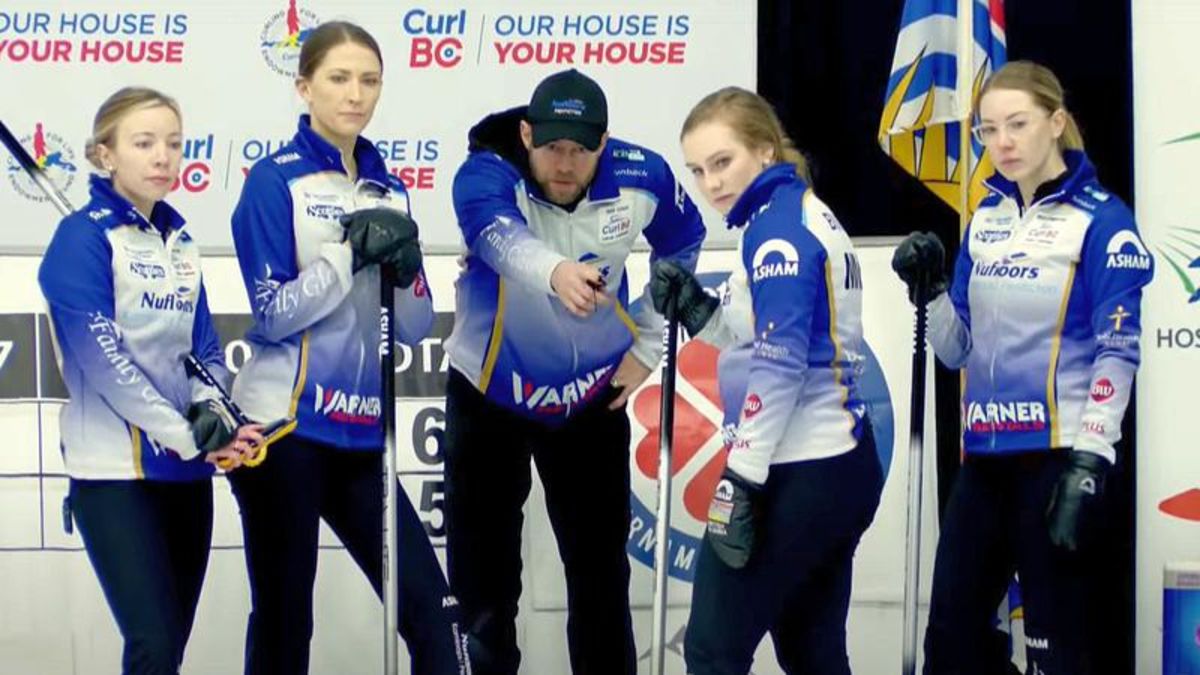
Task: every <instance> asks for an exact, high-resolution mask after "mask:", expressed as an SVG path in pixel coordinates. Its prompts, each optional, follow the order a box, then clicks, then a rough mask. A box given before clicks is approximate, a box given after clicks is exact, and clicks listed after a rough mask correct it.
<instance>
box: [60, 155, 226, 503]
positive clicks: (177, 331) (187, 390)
mask: <svg viewBox="0 0 1200 675" xmlns="http://www.w3.org/2000/svg"><path fill="white" fill-rule="evenodd" d="M90 191H91V199H90V200H89V201H88V203H87V205H86V206H84V207H83V209H81V210H79V211H76V212H75V213H72V214H71V215H69V216H67V217H66V218H64V219H63V220H62V222H60V223H59V225H58V229H57V230H55V232H54V238H53V239H51V241H50V246H49V247H48V248H47V249H46V254H45V257H44V258H43V259H42V264H41V267H40V268H39V270H38V283H39V284H40V285H41V288H42V294H43V295H45V297H46V302H47V304H48V305H49V309H50V322H51V327H52V329H53V336H54V339H55V351H56V354H57V355H58V358H59V365H60V368H61V369H62V375H63V380H64V382H65V383H66V386H67V391H68V392H70V400H69V401H68V402H67V404H66V406H65V407H64V408H63V411H62V415H61V417H60V418H59V427H60V434H61V439H62V450H63V460H64V463H65V464H66V470H67V473H68V474H69V475H70V476H71V477H72V478H79V479H97V480H125V479H146V480H171V481H184V480H197V479H202V478H208V477H209V476H211V475H212V473H213V467H212V465H211V464H208V463H207V462H205V461H204V460H203V458H202V457H201V456H200V453H199V450H198V449H197V448H196V444H195V441H194V440H193V439H192V431H191V425H190V424H189V423H188V421H187V419H186V418H185V417H184V414H185V413H186V412H187V409H188V406H189V405H190V404H191V403H192V402H193V401H198V400H201V399H204V398H215V397H216V392H215V391H212V390H210V389H208V388H207V387H205V386H203V385H201V384H200V383H199V381H198V380H194V379H189V378H188V376H187V373H186V372H185V370H184V365H183V364H184V358H185V357H186V356H187V355H188V354H189V353H192V354H194V355H195V356H196V357H197V358H198V359H200V361H201V362H203V363H204V364H205V365H206V366H207V367H208V369H209V370H210V371H212V373H213V375H214V376H215V377H218V378H227V377H228V372H227V371H226V370H225V364H224V359H223V357H222V352H221V348H220V344H219V343H218V340H217V333H216V330H215V329H214V328H213V323H212V316H211V315H210V314H209V311H208V302H207V299H206V295H205V291H204V283H203V279H202V276H201V272H200V251H199V248H198V247H197V245H196V243H195V242H193V241H192V238H191V237H190V236H189V235H188V233H187V232H185V231H184V221H183V218H182V217H181V216H180V215H179V213H177V212H176V211H175V210H174V209H172V208H171V207H170V206H169V205H167V203H166V202H159V203H158V204H157V205H155V207H154V211H153V212H152V213H151V214H150V219H149V220H146V218H145V217H144V216H143V215H142V214H140V213H138V211H137V210H136V209H135V208H134V207H133V205H132V204H130V203H129V201H127V200H126V199H125V198H124V197H122V196H121V195H119V194H117V192H116V191H115V190H114V189H113V186H112V182H111V181H110V180H109V179H107V178H101V177H99V176H95V175H93V176H92V177H91V185H90Z"/></svg>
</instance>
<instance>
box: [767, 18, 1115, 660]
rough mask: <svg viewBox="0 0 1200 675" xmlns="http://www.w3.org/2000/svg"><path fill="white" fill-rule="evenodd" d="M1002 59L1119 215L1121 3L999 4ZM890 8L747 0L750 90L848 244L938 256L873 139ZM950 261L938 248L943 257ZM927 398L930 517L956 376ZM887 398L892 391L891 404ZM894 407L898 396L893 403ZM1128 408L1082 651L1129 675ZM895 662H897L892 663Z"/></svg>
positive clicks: (951, 447) (945, 464)
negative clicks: (753, 70) (754, 35)
mask: <svg viewBox="0 0 1200 675" xmlns="http://www.w3.org/2000/svg"><path fill="white" fill-rule="evenodd" d="M1005 4H1006V20H1007V21H1006V23H1007V38H1008V58H1009V59H1010V60H1015V59H1032V60H1035V61H1039V62H1041V63H1043V64H1045V65H1047V66H1049V67H1050V68H1051V69H1052V70H1054V72H1055V73H1056V74H1057V75H1058V76H1059V78H1060V79H1061V80H1062V82H1063V85H1064V87H1065V89H1066V92H1067V105H1068V107H1069V108H1070V109H1071V111H1072V112H1073V113H1074V114H1075V117H1076V119H1077V120H1078V122H1079V125H1080V128H1081V129H1082V131H1083V135H1084V139H1085V141H1086V145H1087V150H1088V154H1089V155H1090V157H1091V159H1092V161H1093V162H1094V163H1095V164H1096V166H1097V169H1098V171H1099V174H1100V180H1101V182H1102V183H1103V184H1104V185H1105V186H1106V187H1107V188H1109V189H1110V190H1112V191H1113V192H1115V193H1116V194H1118V195H1120V196H1121V197H1122V198H1123V199H1125V200H1126V201H1127V202H1128V203H1129V204H1130V205H1131V206H1132V205H1133V126H1132V115H1133V113H1132V108H1133V101H1132V99H1133V92H1132V59H1131V48H1132V47H1131V42H1130V8H1129V2H1128V0H1055V2H1045V1H1044V0H1007V1H1006V3H1005ZM902 9H903V0H758V11H759V16H758V26H759V29H758V40H759V44H758V91H759V93H761V94H763V95H764V96H765V97H766V98H767V99H769V100H770V101H771V102H772V103H773V104H774V105H775V107H776V109H777V110H778V112H779V114H780V117H781V118H782V119H783V122H784V125H785V126H786V127H787V129H788V131H789V132H790V133H791V135H792V137H793V139H794V140H795V141H796V144H797V145H798V146H799V147H800V148H801V150H802V151H803V152H804V153H805V154H806V155H807V156H808V158H809V160H810V163H811V169H812V174H813V183H814V186H815V188H816V190H817V192H818V194H820V195H821V197H822V199H824V200H825V201H826V202H827V203H828V204H829V205H830V207H831V208H832V209H833V210H834V212H835V213H837V215H838V218H839V219H840V220H841V221H842V222H843V223H844V224H845V225H846V227H847V229H848V230H849V231H850V232H851V234H853V235H856V236H867V235H897V236H899V235H905V234H908V233H909V232H912V231H913V230H917V229H920V230H932V231H934V232H936V233H938V234H939V236H941V238H942V240H943V241H945V242H947V244H951V242H955V243H956V242H957V240H958V216H957V214H956V213H955V212H954V211H953V210H951V209H950V208H949V207H946V206H944V205H943V204H942V202H941V201H940V200H938V199H937V198H936V197H934V196H933V194H932V193H930V192H929V191H928V190H926V189H925V188H924V187H922V186H921V185H920V183H918V182H917V181H916V180H915V179H914V178H912V177H910V176H909V175H907V174H906V173H904V172H903V171H902V170H900V169H899V168H898V167H896V166H895V165H894V164H893V163H892V161H891V160H890V159H888V158H887V157H886V156H885V155H884V154H883V152H881V151H880V149H879V146H878V144H877V142H876V140H875V137H876V133H877V131H878V128H879V115H880V110H881V106H882V103H883V96H884V89H885V87H886V85H887V78H888V74H889V72H890V70H891V63H892V53H893V50H894V48H895V43H896V34H897V33H898V32H899V26H900V14H901V10H902ZM955 252H956V245H952V246H951V251H950V254H951V256H953V254H954V253H955ZM935 387H936V390H937V397H938V401H939V402H940V403H939V409H938V411H937V412H938V414H937V420H938V421H937V435H938V466H939V468H938V475H939V495H938V497H939V499H938V503H939V505H940V506H944V505H945V498H946V496H947V494H948V491H949V488H950V486H951V485H952V481H953V477H954V475H955V473H956V471H957V467H958V462H959V419H958V418H959V412H958V397H959V391H958V373H957V371H954V372H951V371H947V370H946V369H944V368H942V367H941V366H940V365H939V366H938V373H937V376H936V378H935ZM897 394H898V395H900V393H899V392H897ZM903 395H907V394H903ZM1133 411H1134V404H1133V403H1131V404H1130V411H1129V413H1128V415H1127V416H1126V424H1125V438H1126V439H1127V440H1126V441H1125V442H1123V444H1122V447H1118V453H1119V454H1120V455H1121V461H1120V462H1119V464H1118V468H1117V470H1116V471H1115V472H1114V474H1113V476H1112V477H1111V478H1110V482H1109V486H1108V488H1109V497H1110V505H1111V506H1112V507H1113V515H1112V517H1111V521H1110V527H1109V532H1108V534H1109V535H1111V536H1110V537H1109V538H1108V539H1107V540H1106V541H1105V542H1104V543H1103V544H1102V545H1101V546H1102V547H1103V550H1102V551H1098V552H1097V557H1098V558H1099V559H1100V560H1102V561H1103V562H1102V569H1100V570H1098V571H1097V576H1096V584H1097V586H1096V593H1094V594H1093V597H1094V598H1095V602H1096V603H1097V604H1096V607H1095V608H1094V611H1092V612H1090V614H1091V615H1092V616H1095V617H1098V618H1099V619H1100V621H1099V622H1098V624H1099V625H1098V626H1097V628H1096V630H1097V634H1096V636H1095V640H1094V641H1093V642H1094V644H1096V645H1097V650H1098V653H1097V656H1098V662H1099V663H1100V664H1103V668H1102V672H1105V673H1114V674H1117V673H1120V674H1122V675H1125V674H1127V673H1132V672H1133V671H1134V665H1133V664H1134V660H1133V659H1134V643H1133V640H1134V630H1133V625H1134V624H1133V621H1134V613H1135V609H1134V607H1135V603H1134V595H1133V593H1134V590H1133V588H1134V584H1133V581H1134V548H1133V546H1134V544H1133V542H1134V483H1135V481H1134V475H1135V469H1136V466H1135V464H1136V463H1135V461H1134V457H1135V454H1134V452H1133V451H1132V450H1133V443H1132V439H1133V437H1134V435H1133V431H1134V421H1133ZM897 660H899V655H898V654H897Z"/></svg>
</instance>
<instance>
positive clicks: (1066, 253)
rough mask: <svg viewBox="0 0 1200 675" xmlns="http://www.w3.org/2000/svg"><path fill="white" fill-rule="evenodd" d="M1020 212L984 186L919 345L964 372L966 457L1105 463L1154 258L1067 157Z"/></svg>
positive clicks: (1135, 355)
mask: <svg viewBox="0 0 1200 675" xmlns="http://www.w3.org/2000/svg"><path fill="white" fill-rule="evenodd" d="M1065 158H1066V162H1067V172H1066V174H1065V175H1064V176H1063V177H1061V178H1059V179H1056V180H1054V181H1051V182H1050V183H1048V184H1046V185H1043V186H1042V187H1041V188H1039V190H1038V193H1037V195H1036V197H1035V201H1034V203H1033V204H1031V205H1029V206H1028V207H1025V208H1022V204H1021V197H1020V192H1019V191H1018V189H1017V187H1016V185H1014V184H1013V183H1010V182H1008V181H1006V180H1004V179H1003V178H1002V177H1001V176H999V175H998V174H997V175H995V176H993V177H992V178H990V179H988V183H987V184H988V187H989V189H991V194H990V195H989V196H988V197H987V198H986V199H984V201H983V203H982V204H981V205H980V207H979V210H978V211H976V212H975V216H974V217H973V218H972V219H971V225H970V227H969V228H968V229H967V232H966V235H965V238H964V240H963V243H962V247H961V249H960V250H959V255H958V260H957V262H956V264H955V269H954V279H953V282H952V284H951V287H950V291H949V293H948V294H942V295H941V296H939V297H937V298H935V299H934V301H933V302H932V303H931V304H930V310H929V311H930V315H929V316H930V335H929V338H930V343H931V344H932V345H933V347H934V350H935V351H936V353H937V355H938V357H939V358H941V360H942V361H943V362H944V363H945V364H946V365H948V366H950V367H951V368H961V367H964V366H965V368H966V389H965V391H964V394H963V400H962V414H963V445H964V447H965V449H966V451H967V452H970V453H981V454H1000V453H1006V452H1019V451H1027V450H1036V449H1046V448H1057V447H1073V448H1074V449H1076V450H1087V451H1089V452H1095V453H1097V454H1099V455H1102V456H1104V457H1106V458H1107V459H1108V460H1109V461H1114V460H1115V457H1116V454H1115V451H1114V450H1113V444H1114V443H1115V442H1116V441H1117V440H1118V439H1119V438H1120V433H1121V418H1122V416H1123V415H1124V414H1125V407H1126V405H1127V404H1128V402H1129V395H1130V391H1131V387H1132V385H1133V376H1134V373H1135V372H1136V371H1137V366H1138V362H1139V360H1140V354H1139V340H1140V337H1141V299H1142V287H1143V286H1145V285H1146V284H1147V283H1149V282H1150V279H1151V278H1152V277H1153V275H1154V259H1153V257H1152V256H1151V255H1150V253H1149V252H1148V251H1147V250H1146V247H1145V245H1144V244H1143V243H1142V240H1141V238H1140V237H1139V236H1138V231H1137V226H1136V225H1135V224H1134V220H1133V214H1132V213H1131V212H1130V211H1129V208H1128V207H1127V206H1125V204H1124V203H1122V202H1121V200H1120V199H1118V198H1117V197H1116V196H1115V195H1113V194H1112V193H1110V192H1108V191H1107V190H1105V189H1104V188H1103V187H1101V186H1100V184H1099V183H1098V182H1097V181H1096V172H1095V169H1094V168H1093V167H1092V165H1091V163H1090V162H1089V161H1088V159H1087V157H1086V156H1085V155H1084V153H1083V152H1081V151H1068V152H1067V153H1066V156H1065Z"/></svg>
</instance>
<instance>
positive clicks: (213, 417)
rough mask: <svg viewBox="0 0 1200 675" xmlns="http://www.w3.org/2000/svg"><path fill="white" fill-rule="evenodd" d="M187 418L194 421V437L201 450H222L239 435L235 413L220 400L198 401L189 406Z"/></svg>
mask: <svg viewBox="0 0 1200 675" xmlns="http://www.w3.org/2000/svg"><path fill="white" fill-rule="evenodd" d="M187 420H188V422H191V423H192V438H193V439H194V440H195V441H196V447H197V448H199V449H200V452H212V451H214V450H220V449H221V448H223V447H225V446H226V445H229V443H230V441H232V440H233V439H234V438H235V437H236V436H237V423H236V422H234V419H233V414H232V413H230V412H229V409H228V408H226V407H225V406H223V405H221V403H220V402H219V401H214V400H211V399H205V400H203V401H196V402H195V403H193V404H192V405H191V406H189V407H188V411H187Z"/></svg>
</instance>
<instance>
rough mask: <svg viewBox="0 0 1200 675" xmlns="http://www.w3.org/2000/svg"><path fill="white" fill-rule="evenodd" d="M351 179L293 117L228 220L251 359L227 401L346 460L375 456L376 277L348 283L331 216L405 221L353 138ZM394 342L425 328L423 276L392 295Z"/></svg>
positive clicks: (402, 195)
mask: <svg viewBox="0 0 1200 675" xmlns="http://www.w3.org/2000/svg"><path fill="white" fill-rule="evenodd" d="M354 158H355V161H356V163H357V165H358V179H357V180H355V181H352V180H350V178H349V176H348V175H347V173H346V171H345V169H344V167H343V166H342V159H341V154H340V152H339V151H338V149H337V148H335V147H334V146H333V145H331V144H330V143H329V142H328V141H326V140H325V139H323V138H321V136H320V135H318V134H317V133H316V132H315V131H313V130H312V128H311V126H310V125H309V117H308V115H303V116H301V118H300V125H299V130H298V131H297V132H296V135H295V137H294V138H293V139H292V141H291V142H290V143H288V144H287V145H285V146H283V147H282V148H280V149H279V150H278V151H276V152H275V153H274V154H272V155H270V156H268V157H264V158H263V159H262V160H260V161H258V162H257V163H256V164H255V165H254V167H253V168H251V169H250V173H249V174H248V175H247V176H246V184H245V186H244V187H243V188H242V196H241V199H240V200H239V201H238V204H237V207H236V209H235V210H234V213H233V243H234V247H235V248H236V250H237V258H238V265H239V266H240V267H241V270H242V280H243V281H244V282H245V285H246V292H247V294H248V295H249V296H250V307H251V311H252V313H253V316H254V326H253V327H252V328H251V329H250V330H249V331H248V332H247V333H246V340H247V341H248V342H249V343H250V345H251V347H252V348H253V357H252V358H251V359H250V360H249V361H248V362H246V364H245V365H243V366H242V368H241V370H240V371H239V372H238V375H237V378H236V379H235V380H234V385H233V398H234V400H235V401H236V402H237V403H238V405H239V406H241V408H242V409H243V410H244V411H245V412H246V414H247V415H248V416H249V417H250V418H252V419H254V420H257V421H262V422H269V421H273V420H277V419H280V418H283V417H285V416H286V417H294V418H295V419H296V423H297V424H296V428H295V431H294V433H296V434H297V435H298V436H300V437H301V438H304V439H306V440H311V441H316V442H320V443H325V444H328V445H331V446H334V447H337V448H340V449H345V450H379V449H381V448H382V447H383V429H382V427H381V424H380V416H381V415H382V412H383V408H382V404H381V401H380V394H381V382H380V379H379V376H380V372H379V311H380V308H379V268H378V267H377V266H374V265H372V266H369V267H365V268H363V269H362V270H359V272H358V273H357V274H353V273H352V254H351V252H350V245H349V244H348V243H346V242H345V241H344V240H345V230H344V228H343V227H342V225H341V223H340V222H339V218H340V217H341V216H342V215H343V214H346V213H352V212H354V211H357V210H359V209H363V208H372V207H384V208H393V209H397V210H400V211H404V212H408V211H409V200H408V193H407V192H406V191H405V189H404V186H403V184H402V183H400V181H399V180H397V179H396V178H394V177H393V176H391V175H389V174H388V171H387V167H386V166H385V165H384V163H383V158H382V157H380V155H379V152H378V151H377V150H376V149H375V147H374V146H373V145H372V144H371V143H370V142H369V141H367V140H366V139H363V138H361V137H360V138H359V139H358V142H357V145H356V147H355V150H354ZM395 308H396V314H395V316H396V326H395V334H396V336H397V338H398V339H399V340H401V341H402V342H404V343H406V344H415V343H416V342H417V341H419V340H420V339H421V338H423V337H424V336H425V335H426V334H427V333H428V331H429V328H430V326H431V325H432V323H433V301H432V298H431V296H430V294H429V287H428V285H427V283H426V280H425V275H424V272H422V273H420V274H418V275H417V280H416V281H415V282H414V283H413V284H412V286H409V287H408V288H407V289H397V291H396V303H395Z"/></svg>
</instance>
